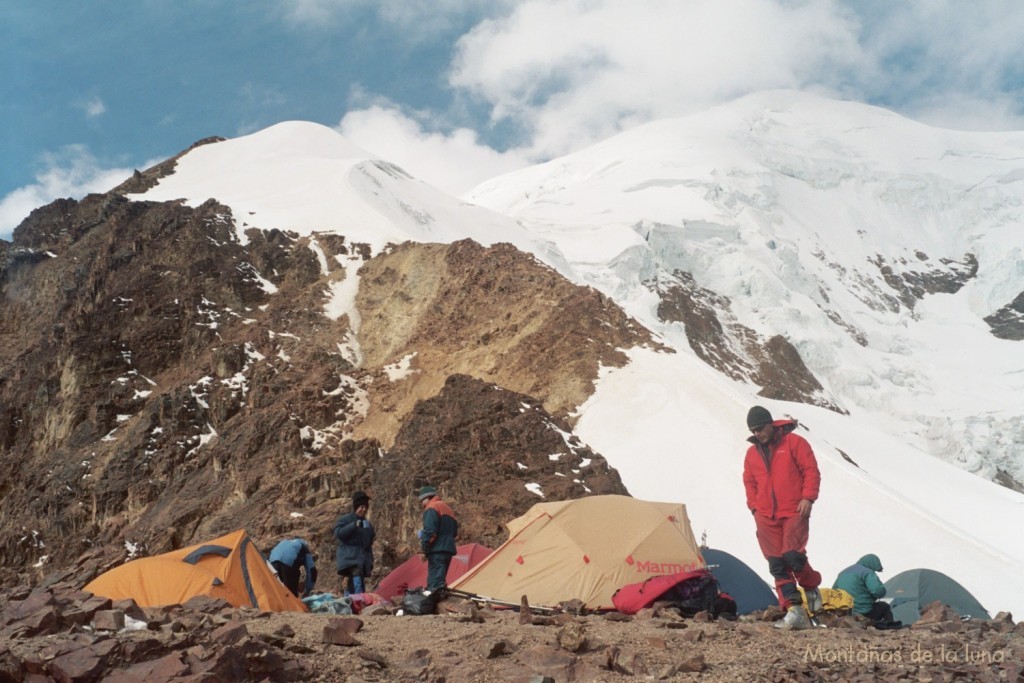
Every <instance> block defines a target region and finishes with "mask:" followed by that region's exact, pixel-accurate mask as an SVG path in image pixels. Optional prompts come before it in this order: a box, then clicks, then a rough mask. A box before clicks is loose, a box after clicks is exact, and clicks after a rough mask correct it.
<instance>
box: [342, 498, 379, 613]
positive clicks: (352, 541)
mask: <svg viewBox="0 0 1024 683" xmlns="http://www.w3.org/2000/svg"><path fill="white" fill-rule="evenodd" d="M369 510H370V497H369V496H368V495H366V493H364V492H363V491H356V492H355V493H353V494H352V512H349V513H347V514H344V515H342V516H341V517H340V518H339V519H338V521H337V523H336V524H335V525H334V537H335V538H336V539H338V553H337V556H336V563H335V564H336V567H337V570H338V574H339V575H340V576H341V577H342V582H343V583H347V586H343V590H344V594H345V595H351V594H353V593H365V592H366V579H367V578H368V577H369V576H370V574H372V573H373V541H374V539H375V538H376V536H377V532H376V531H374V529H373V524H371V523H370V520H368V519H367V518H366V513H367V512H369Z"/></svg>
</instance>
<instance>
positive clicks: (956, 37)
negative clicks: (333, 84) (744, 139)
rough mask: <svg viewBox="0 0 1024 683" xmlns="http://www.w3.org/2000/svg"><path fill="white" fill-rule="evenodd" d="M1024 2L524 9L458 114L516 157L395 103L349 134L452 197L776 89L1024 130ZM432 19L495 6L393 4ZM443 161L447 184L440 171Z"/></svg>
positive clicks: (459, 79) (497, 22)
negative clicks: (483, 119) (472, 119)
mask: <svg viewBox="0 0 1024 683" xmlns="http://www.w3.org/2000/svg"><path fill="white" fill-rule="evenodd" d="M310 1H311V2H312V0H310ZM1015 2H1016V0H981V1H980V2H978V3H971V4H969V5H968V4H965V3H962V2H957V1H955V0H927V1H925V0H908V1H907V2H902V3H889V2H854V1H852V0H806V1H804V2H789V1H787V0H722V1H719V2H713V3H712V2H701V1H698V0H647V1H646V2H643V3H636V2H632V1H631V0H629V1H627V0H593V1H589V2H583V1H580V0H563V1H558V0H555V1H552V0H524V1H520V2H511V1H510V2H505V3H501V4H495V5H494V6H493V7H491V8H490V18H487V19H484V20H481V21H480V22H479V23H478V24H477V25H476V26H475V27H474V28H473V29H472V30H470V31H469V32H467V33H466V34H464V35H463V36H462V37H461V38H460V39H459V40H458V42H457V44H456V56H455V58H454V60H453V62H452V64H451V66H450V72H449V86H450V87H451V88H452V91H453V93H454V103H453V104H452V105H451V110H450V111H449V112H448V114H447V115H448V116H450V117H452V116H457V115H459V114H462V115H463V118H462V119H461V121H463V122H464V125H468V126H471V127H475V128H476V130H477V131H482V130H483V127H482V126H474V125H473V124H468V123H465V122H466V121H468V120H469V119H467V118H466V117H465V110H463V111H461V112H456V109H457V108H458V107H460V106H464V105H465V104H466V103H467V102H471V103H472V104H473V106H474V107H477V108H478V107H479V106H480V105H483V107H484V108H485V110H486V111H487V112H489V114H490V124H489V125H490V126H500V127H501V128H496V129H494V130H499V129H500V130H506V131H516V132H517V135H519V137H518V139H515V140H510V141H507V144H508V145H509V146H510V147H512V151H508V152H505V153H501V154H499V153H497V152H489V150H488V149H487V148H486V146H485V145H482V144H481V143H480V142H479V139H478V137H477V136H475V135H474V134H473V133H472V131H471V130H470V129H469V128H462V129H459V130H458V131H456V132H455V133H451V134H447V135H440V134H438V133H435V132H431V131H433V130H435V129H437V128H438V127H439V126H431V125H423V126H421V125H419V124H417V123H416V121H421V122H423V121H426V117H425V116H421V115H419V114H412V115H410V114H408V109H403V108H401V107H400V106H397V105H393V104H390V103H386V104H384V105H380V104H379V103H375V104H376V105H377V106H374V107H367V106H366V105H365V103H363V104H362V106H363V107H364V109H363V110H361V111H357V112H352V113H350V114H348V115H346V117H345V119H343V122H342V124H343V125H342V132H343V133H345V134H346V135H348V136H349V137H352V138H353V140H354V141H355V142H357V144H360V145H361V146H363V147H366V148H368V149H371V150H374V151H376V152H378V153H381V154H383V155H385V156H387V157H389V158H392V159H394V160H395V161H396V162H397V163H400V164H402V165H404V166H407V167H408V169H407V170H409V171H410V172H411V173H413V174H415V175H418V176H420V177H422V178H424V179H427V180H431V181H433V182H434V183H435V184H438V185H439V186H441V187H444V188H447V189H450V188H451V187H458V186H461V181H460V180H459V179H460V178H464V177H466V175H467V174H466V172H465V171H463V172H462V173H461V174H453V173H452V171H455V170H458V169H459V168H460V167H474V166H475V167H477V168H478V169H479V170H480V171H481V172H480V173H477V174H475V175H476V176H477V177H480V178H483V177H484V176H485V175H486V172H489V171H490V170H491V168H492V167H496V168H498V169H499V170H498V172H503V171H505V170H510V169H511V168H514V167H515V165H516V164H519V163H535V162H538V161H543V160H545V159H548V158H552V157H554V156H558V155H560V154H564V153H567V152H570V151H573V150H575V149H579V148H582V147H585V146H587V145H589V144H591V143H593V142H596V141H599V140H602V139H604V138H606V137H609V136H611V135H614V134H615V133H617V132H619V131H621V130H625V129H628V128H631V127H633V126H635V125H638V124H640V123H644V122H646V121H650V120H653V119H658V118H668V117H676V116H682V115H685V114H688V113H691V112H694V111H698V110H702V109H705V108H707V107H710V106H713V105H715V104H719V103H721V102H723V101H727V100H731V99H733V98H736V97H740V96H742V95H745V94H748V93H751V92H755V91H759V90H768V89H775V88H793V89H800V90H808V91H812V92H817V93H819V94H824V95H828V96H837V97H842V98H846V99H854V100H861V101H866V102H869V103H873V104H880V105H882V106H885V107H888V108H890V109H894V110H896V111H898V112H900V113H902V114H904V115H906V116H910V117H913V118H916V119H918V120H921V121H923V122H926V123H930V124H932V125H938V126H943V127H949V128H960V129H975V130H978V129H985V130H996V129H1004V130H1005V129H1020V128H1022V127H1024V108H1022V106H1021V101H1022V97H1021V95H1022V94H1024V78H1022V74H1021V72H1020V67H1019V65H1020V64H1021V63H1024V41H1020V40H1018V39H1016V36H1019V35H1022V34H1024V12H1019V11H1015V8H1016V7H1017V5H1016V4H1014V3H1015ZM314 4H315V5H316V6H318V7H321V8H323V7H326V6H332V7H335V8H336V7H339V6H342V5H348V6H354V5H361V6H365V4H362V0H349V1H348V2H344V1H342V0H338V1H337V2H327V0H319V2H316V3H314ZM432 8H433V12H434V14H435V15H437V16H435V17H433V18H432V19H431V20H430V21H440V20H441V17H442V16H443V15H453V14H457V13H459V12H468V11H470V10H476V11H478V12H480V13H481V14H482V12H483V11H484V10H483V7H482V5H481V4H480V3H477V2H472V1H471V0H464V1H454V0H453V1H452V2H447V3H443V5H442V6H437V5H436V4H431V3H423V2H411V3H399V2H384V3H381V4H380V6H379V8H378V10H377V11H378V13H379V16H380V17H381V18H382V19H384V20H386V21H390V22H393V23H394V24H396V25H404V26H408V27H410V30H415V29H414V28H413V27H415V26H416V25H417V21H419V22H420V23H421V24H424V25H426V24H428V23H430V22H429V21H427V19H426V17H427V15H428V14H430V12H431V9H432ZM462 16H463V17H465V16H467V15H465V14H463V15H462ZM353 101H358V99H357V98H354V100H353ZM403 111H404V112H406V113H404V114H403V113H402V112H403ZM437 117H438V118H439V117H440V115H437ZM484 125H487V124H484ZM488 135H489V136H491V135H493V130H491V131H489V132H488ZM441 152H444V153H446V154H452V155H457V156H454V157H453V158H452V159H450V162H449V163H445V162H443V161H441V160H440V159H437V158H435V157H437V156H438V155H439V153H441ZM458 155H461V156H458ZM481 161H482V162H484V163H482V164H481ZM488 162H490V163H488ZM506 164H507V165H506ZM443 166H448V167H449V171H448V172H447V173H443V174H441V175H438V176H431V175H430V174H431V173H433V172H434V171H436V170H440V168H441V167H443ZM442 175H443V176H444V177H445V178H450V179H451V181H450V182H449V181H448V180H442V179H441V177H442ZM469 175H474V174H473V173H470V174H469Z"/></svg>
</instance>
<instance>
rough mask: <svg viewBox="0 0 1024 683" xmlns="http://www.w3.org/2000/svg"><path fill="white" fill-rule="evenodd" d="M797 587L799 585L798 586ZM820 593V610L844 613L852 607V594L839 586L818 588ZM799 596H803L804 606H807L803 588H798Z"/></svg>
mask: <svg viewBox="0 0 1024 683" xmlns="http://www.w3.org/2000/svg"><path fill="white" fill-rule="evenodd" d="M798 588H799V587H798ZM818 592H819V593H821V611H822V612H839V613H846V612H849V611H850V610H852V609H853V596H852V595H850V594H849V593H847V592H846V591H844V590H843V589H841V588H825V587H824V586H821V587H820V588H818ZM800 597H802V598H803V601H804V607H807V596H806V595H805V594H804V589H803V588H800Z"/></svg>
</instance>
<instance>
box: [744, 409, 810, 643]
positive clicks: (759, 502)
mask: <svg viewBox="0 0 1024 683" xmlns="http://www.w3.org/2000/svg"><path fill="white" fill-rule="evenodd" d="M747 427H748V428H749V429H750V433H751V434H752V436H751V437H750V438H748V439H747V441H749V442H750V444H751V446H750V448H748V449H747V456H746V459H745V460H744V461H743V486H744V488H745V489H746V491H747V508H748V509H749V510H750V512H751V514H753V515H754V521H755V523H756V524H757V542H758V544H759V545H760V546H761V552H762V553H763V554H764V557H765V559H766V560H768V570H769V571H770V572H771V574H772V576H773V577H775V592H776V593H777V594H778V596H779V605H780V606H781V607H782V609H784V610H786V616H785V618H784V619H783V620H782V621H781V622H779V623H778V624H776V626H778V627H779V628H794V629H801V628H809V627H810V625H811V623H810V618H809V617H808V614H807V611H806V610H804V608H803V600H802V599H801V597H800V591H799V590H798V589H797V584H800V586H801V587H802V588H803V589H804V593H805V594H806V595H807V603H808V607H809V608H810V610H811V612H812V613H814V612H817V611H818V610H820V609H821V596H820V594H819V593H818V586H819V585H821V574H819V573H818V572H816V571H815V570H814V569H813V568H812V567H811V564H810V562H808V561H807V537H808V534H809V532H810V518H811V508H812V507H813V505H814V501H815V500H817V498H818V486H819V485H820V483H821V474H820V473H819V472H818V461H817V460H816V459H815V458H814V451H812V450H811V445H810V444H809V443H807V441H806V440H805V439H804V438H803V437H801V436H798V435H797V434H795V433H794V432H793V430H794V429H796V421H795V420H773V419H772V416H771V413H769V412H768V411H767V410H766V409H765V408H762V407H761V406H754V407H753V408H751V409H750V412H748V413H747Z"/></svg>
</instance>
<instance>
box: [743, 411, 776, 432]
mask: <svg viewBox="0 0 1024 683" xmlns="http://www.w3.org/2000/svg"><path fill="white" fill-rule="evenodd" d="M771 422H774V420H772V414H771V413H769V412H768V409H767V408H762V407H761V406H754V407H753V408H751V409H750V411H749V412H748V413H747V427H749V428H750V429H753V428H754V427H761V426H764V425H766V424H769V423H771Z"/></svg>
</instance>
